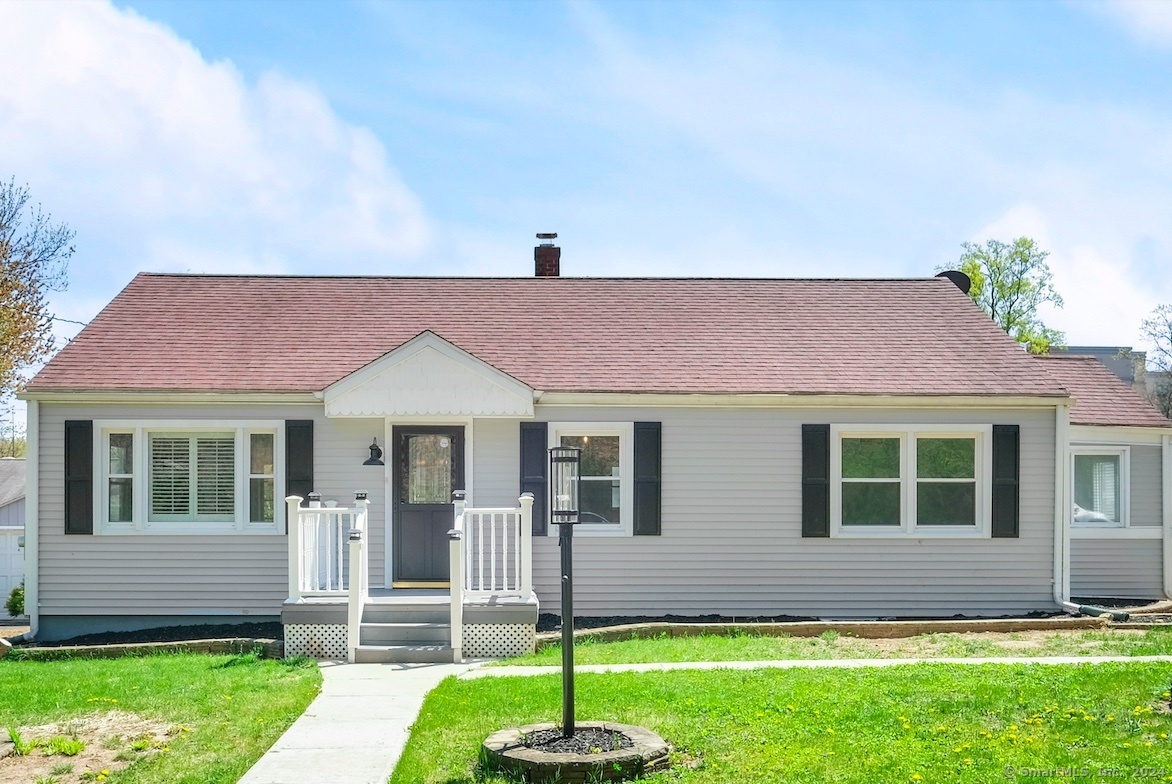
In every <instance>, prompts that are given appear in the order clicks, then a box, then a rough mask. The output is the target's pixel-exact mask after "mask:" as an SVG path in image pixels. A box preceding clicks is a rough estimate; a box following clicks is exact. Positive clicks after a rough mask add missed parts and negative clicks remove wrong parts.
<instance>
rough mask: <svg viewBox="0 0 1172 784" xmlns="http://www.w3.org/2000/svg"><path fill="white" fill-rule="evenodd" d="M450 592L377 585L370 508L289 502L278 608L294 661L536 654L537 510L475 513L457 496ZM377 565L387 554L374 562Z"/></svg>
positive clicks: (358, 501)
mask: <svg viewBox="0 0 1172 784" xmlns="http://www.w3.org/2000/svg"><path fill="white" fill-rule="evenodd" d="M453 496H454V498H453V503H452V505H451V509H452V511H451V515H452V527H451V529H450V530H449V531H448V533H447V539H448V544H447V550H448V553H447V554H448V575H449V580H448V583H447V585H444V586H439V585H437V586H436V587H428V588H389V587H380V586H372V585H371V584H370V579H369V574H370V559H371V556H372V548H370V547H369V534H368V526H367V523H368V517H369V515H368V509H367V507H368V505H369V502H368V501H367V499H366V497H365V494H364V493H358V494H356V497H355V501H354V505H353V506H352V507H345V508H343V507H337V506H323V505H322V504H321V502H320V501H317V500H311V501H310V502H309V504H308V505H307V506H302V501H303V499H301V498H300V497H298V496H290V497H289V498H287V499H286V515H287V517H286V519H287V520H288V521H289V529H288V530H289V537H288V538H289V598H288V599H287V600H286V602H285V604H284V606H283V607H282V610H281V623H282V624H283V625H284V627H285V651H286V653H287V654H288V655H304V656H312V657H314V658H319V659H337V660H346V661H350V662H453V661H454V662H460V661H462V660H463V659H464V658H488V657H500V656H513V655H518V654H521V653H526V652H531V651H532V650H533V647H534V640H535V635H536V629H537V615H538V605H537V597H536V595H535V594H534V592H533V586H532V562H533V550H532V530H533V528H532V526H533V523H532V504H533V498H532V496H531V495H529V494H525V495H523V496H521V497H520V498H519V499H518V505H517V506H516V507H509V508H491V509H490V508H481V509H477V508H472V507H466V506H465V504H464V500H463V497H464V494H463V493H462V492H456V493H453ZM375 555H376V557H377V556H378V555H381V554H375Z"/></svg>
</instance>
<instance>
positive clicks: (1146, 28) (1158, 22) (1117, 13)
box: [1080, 0, 1172, 46]
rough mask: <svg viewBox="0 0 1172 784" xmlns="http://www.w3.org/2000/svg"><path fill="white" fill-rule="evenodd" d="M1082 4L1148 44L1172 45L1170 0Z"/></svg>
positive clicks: (1125, 0)
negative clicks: (1112, 20) (1110, 19)
mask: <svg viewBox="0 0 1172 784" xmlns="http://www.w3.org/2000/svg"><path fill="white" fill-rule="evenodd" d="M1080 5H1083V7H1085V8H1087V9H1088V10H1091V11H1092V12H1098V13H1101V14H1105V15H1106V16H1108V17H1110V18H1112V19H1114V20H1115V21H1116V22H1117V23H1119V24H1121V25H1122V26H1123V27H1124V28H1125V29H1126V30H1127V31H1128V32H1129V33H1131V35H1132V36H1134V37H1135V38H1137V39H1138V40H1140V41H1143V42H1144V43H1149V44H1156V45H1158V46H1172V3H1169V2H1168V0H1107V2H1094V3H1081V4H1080Z"/></svg>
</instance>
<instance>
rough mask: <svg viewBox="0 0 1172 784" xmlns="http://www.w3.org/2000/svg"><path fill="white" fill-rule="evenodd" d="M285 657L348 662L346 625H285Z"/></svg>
mask: <svg viewBox="0 0 1172 784" xmlns="http://www.w3.org/2000/svg"><path fill="white" fill-rule="evenodd" d="M285 655H286V656H309V657H311V658H314V659H332V660H335V661H346V624H344V623H289V624H285Z"/></svg>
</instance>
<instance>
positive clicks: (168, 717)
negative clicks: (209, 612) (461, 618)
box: [0, 654, 321, 784]
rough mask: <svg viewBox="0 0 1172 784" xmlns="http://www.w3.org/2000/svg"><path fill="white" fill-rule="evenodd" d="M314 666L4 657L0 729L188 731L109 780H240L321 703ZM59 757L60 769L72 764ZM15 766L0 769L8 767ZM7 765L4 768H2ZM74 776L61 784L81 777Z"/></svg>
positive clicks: (173, 658) (171, 658) (175, 658)
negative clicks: (141, 722) (120, 724)
mask: <svg viewBox="0 0 1172 784" xmlns="http://www.w3.org/2000/svg"><path fill="white" fill-rule="evenodd" d="M320 684H321V674H320V672H319V671H318V669H317V667H316V665H315V664H314V663H313V662H312V661H309V660H290V661H273V660H264V659H260V658H258V657H256V656H254V655H244V656H205V655H195V654H172V655H159V656H147V657H142V658H122V659H69V660H64V661H53V662H36V661H14V660H12V659H4V660H0V732H3V731H4V728H7V727H29V726H35V725H43V724H49V723H53V722H68V721H70V720H74V719H81V718H82V717H86V716H90V715H92V714H95V713H105V712H108V711H124V712H129V713H131V714H135V715H136V716H140V717H143V718H145V719H150V720H152V721H156V722H162V723H165V724H167V725H171V726H176V725H177V726H179V727H186V728H188V729H187V731H180V732H177V733H176V734H175V735H174V737H173V738H171V739H170V740H169V742H168V743H167V746H166V751H161V750H158V749H156V750H154V751H148V752H144V753H143V754H142V755H141V758H138V759H137V760H136V761H135V762H134V763H133V764H132V765H131V766H130V767H129V768H127V769H125V770H122V771H118V770H112V772H111V773H110V774H109V776H108V777H106V779H105V780H107V781H109V782H111V784H115V783H117V784H123V783H124V782H136V783H137V782H144V783H145V782H158V783H159V784H163V783H164V782H165V783H166V784H182V783H185V782H190V783H191V784H196V783H197V782H198V783H199V784H210V783H212V782H224V783H225V784H228V782H235V781H236V780H237V779H238V778H239V777H240V776H242V775H243V774H244V772H245V771H246V770H247V769H248V768H249V767H250V766H251V765H252V763H253V762H255V761H256V760H257V759H259V758H260V756H261V754H263V753H264V752H265V751H266V750H267V749H268V748H269V747H270V746H271V745H272V744H273V742H274V741H276V739H277V738H278V737H280V735H281V733H282V732H284V731H285V729H287V728H288V727H289V725H290V724H292V723H293V721H294V720H295V719H296V718H297V717H298V716H300V715H301V713H302V712H303V711H304V710H305V708H306V706H307V705H309V703H310V701H311V700H312V699H313V698H314V696H316V694H317V692H318V688H319V686H320ZM68 762H69V761H68V760H67V759H64V758H62V768H64V766H66V765H67V764H68ZM12 763H13V760H12V759H9V760H5V761H3V762H2V763H0V765H4V766H8V765H10V764H12ZM2 770H3V768H0V771H2ZM79 772H80V771H75V772H74V773H72V774H70V775H69V776H63V777H62V781H68V780H71V779H72V780H76V778H77V776H76V773H79Z"/></svg>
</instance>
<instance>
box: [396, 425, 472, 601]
mask: <svg viewBox="0 0 1172 784" xmlns="http://www.w3.org/2000/svg"><path fill="white" fill-rule="evenodd" d="M392 437H393V439H394V446H393V452H392V456H391V459H392V461H393V462H392V465H393V466H394V487H393V488H392V491H393V494H394V499H393V508H392V514H393V519H394V534H393V541H392V544H391V546H392V547H393V548H394V559H395V564H394V568H395V573H394V582H393V584H394V585H395V586H397V587H413V586H420V585H426V584H440V583H446V582H447V581H448V530H449V529H450V528H451V527H452V524H453V523H454V522H455V521H454V519H453V517H452V491H454V490H463V489H464V428H463V427H459V426H444V427H427V426H418V427H413V426H408V425H397V426H395V428H394V431H393V434H392Z"/></svg>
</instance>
